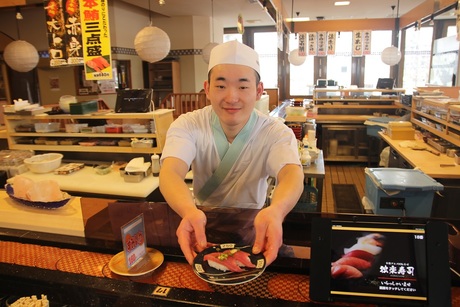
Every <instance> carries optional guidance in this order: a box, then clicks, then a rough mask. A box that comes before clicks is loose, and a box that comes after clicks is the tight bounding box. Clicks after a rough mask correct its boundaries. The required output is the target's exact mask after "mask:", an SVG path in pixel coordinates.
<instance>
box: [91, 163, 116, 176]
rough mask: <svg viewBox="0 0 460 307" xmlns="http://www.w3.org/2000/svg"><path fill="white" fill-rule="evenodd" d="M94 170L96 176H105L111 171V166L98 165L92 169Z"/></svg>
mask: <svg viewBox="0 0 460 307" xmlns="http://www.w3.org/2000/svg"><path fill="white" fill-rule="evenodd" d="M94 169H95V170H96V174H98V175H107V174H108V173H110V172H111V171H112V166H111V165H108V164H107V165H98V166H96V167H94Z"/></svg>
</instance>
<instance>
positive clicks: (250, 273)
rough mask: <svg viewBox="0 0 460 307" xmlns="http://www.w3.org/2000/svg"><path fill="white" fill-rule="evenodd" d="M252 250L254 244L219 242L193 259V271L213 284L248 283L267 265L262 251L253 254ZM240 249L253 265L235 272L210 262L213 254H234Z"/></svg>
mask: <svg viewBox="0 0 460 307" xmlns="http://www.w3.org/2000/svg"><path fill="white" fill-rule="evenodd" d="M251 250H252V246H242V247H238V246H236V244H234V243H226V244H219V245H215V246H212V247H209V248H207V249H205V250H203V251H202V252H201V253H199V254H198V255H197V256H196V257H195V260H194V261H193V271H194V272H195V274H196V275H198V277H200V278H201V279H203V280H205V281H207V282H209V283H211V284H216V285H238V284H242V283H246V282H248V281H251V280H253V279H255V278H257V277H259V276H260V275H261V274H262V273H263V272H264V270H265V267H266V261H265V257H264V255H263V254H262V253H261V254H257V255H256V254H253V253H252V252H251ZM238 251H241V252H243V255H245V256H247V258H246V260H247V261H250V262H251V263H252V265H253V267H249V266H242V267H241V270H240V272H233V271H230V270H229V269H228V270H226V271H224V270H221V269H217V268H215V267H213V266H211V265H210V264H209V260H208V257H209V256H210V255H211V254H213V255H219V254H223V253H229V254H230V255H233V254H234V253H236V252H238ZM215 253H217V254H215ZM207 255H208V256H207ZM228 257H233V256H228ZM223 264H225V261H223ZM214 266H215V265H214Z"/></svg>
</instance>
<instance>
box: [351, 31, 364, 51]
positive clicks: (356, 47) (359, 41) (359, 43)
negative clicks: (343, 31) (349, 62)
mask: <svg viewBox="0 0 460 307" xmlns="http://www.w3.org/2000/svg"><path fill="white" fill-rule="evenodd" d="M352 55H353V56H362V55H363V38H362V32H361V31H353V52H352Z"/></svg>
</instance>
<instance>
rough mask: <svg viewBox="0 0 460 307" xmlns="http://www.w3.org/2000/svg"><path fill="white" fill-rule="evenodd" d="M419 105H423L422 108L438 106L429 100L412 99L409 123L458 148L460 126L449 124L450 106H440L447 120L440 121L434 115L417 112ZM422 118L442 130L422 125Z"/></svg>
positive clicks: (425, 124)
mask: <svg viewBox="0 0 460 307" xmlns="http://www.w3.org/2000/svg"><path fill="white" fill-rule="evenodd" d="M421 104H423V105H424V106H426V105H428V106H433V107H439V105H437V104H436V103H435V102H433V101H430V100H429V99H424V98H422V97H413V98H412V108H411V122H412V123H413V124H414V125H415V126H418V127H419V128H422V129H423V130H426V131H428V132H430V133H431V134H433V135H436V136H437V137H439V138H441V139H444V140H446V141H448V142H450V143H452V144H454V145H455V146H460V125H457V124H454V123H451V122H449V116H450V112H449V108H450V106H449V105H448V104H446V105H443V106H442V108H441V109H444V111H446V112H447V118H446V119H442V118H439V117H437V116H435V115H432V114H428V113H426V112H424V111H421V110H419V109H418V108H421ZM453 106H455V105H453ZM422 118H424V119H426V120H428V121H431V122H434V123H435V125H440V128H442V130H440V129H437V128H436V127H432V126H430V125H429V124H427V123H424V122H423V121H422Z"/></svg>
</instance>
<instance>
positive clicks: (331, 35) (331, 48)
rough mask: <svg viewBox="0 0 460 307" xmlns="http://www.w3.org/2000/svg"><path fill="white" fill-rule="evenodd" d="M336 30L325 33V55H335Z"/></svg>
mask: <svg viewBox="0 0 460 307" xmlns="http://www.w3.org/2000/svg"><path fill="white" fill-rule="evenodd" d="M336 35H337V33H336V32H328V33H327V55H335V43H336Z"/></svg>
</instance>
